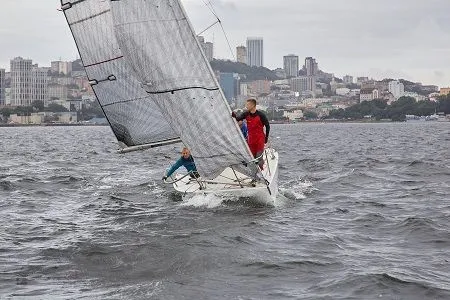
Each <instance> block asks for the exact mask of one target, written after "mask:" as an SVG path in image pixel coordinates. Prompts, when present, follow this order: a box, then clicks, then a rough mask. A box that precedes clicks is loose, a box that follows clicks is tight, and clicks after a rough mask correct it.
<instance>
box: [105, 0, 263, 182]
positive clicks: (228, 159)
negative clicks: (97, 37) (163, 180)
mask: <svg viewBox="0 0 450 300" xmlns="http://www.w3.org/2000/svg"><path fill="white" fill-rule="evenodd" d="M111 8H112V14H113V22H114V24H115V27H114V31H115V33H116V38H117V41H118V43H119V45H120V48H121V50H122V54H123V55H124V57H125V58H126V61H127V62H128V63H129V64H130V66H131V68H132V70H133V71H134V74H135V75H136V77H137V78H138V80H139V81H140V82H141V83H142V86H143V88H144V89H145V91H146V92H147V94H148V96H149V97H150V98H151V99H152V100H153V101H154V103H156V104H157V105H158V107H159V109H160V110H161V112H162V113H163V115H164V116H166V117H167V121H168V122H169V123H170V125H171V127H172V128H173V130H174V131H175V132H176V133H177V134H178V135H179V136H180V137H181V139H182V141H183V143H185V144H186V145H187V146H188V147H189V148H190V149H191V152H192V154H193V156H194V158H195V161H196V165H197V168H198V170H199V171H200V174H201V175H202V176H205V177H211V176H214V175H217V174H218V173H220V172H221V171H222V170H224V168H226V167H228V166H230V165H235V164H239V165H241V167H242V168H241V171H244V172H245V173H247V174H254V173H255V168H256V167H255V165H254V164H249V167H248V168H244V167H243V166H242V162H248V161H250V160H252V159H253V157H252V155H251V153H250V150H249V149H248V146H247V144H246V142H245V140H244V139H243V137H242V134H241V133H240V131H239V127H238V126H237V124H236V122H235V121H234V120H233V119H232V118H231V116H230V115H231V110H230V107H229V106H228V104H227V101H226V99H225V97H224V95H223V93H222V91H221V90H220V88H219V85H218V83H217V80H216V78H215V76H214V73H213V71H212V69H211V67H210V65H209V63H208V62H207V60H206V58H205V55H204V53H203V51H202V50H201V47H200V44H199V43H198V40H197V37H196V34H195V32H194V30H193V28H192V25H191V24H190V22H189V20H188V18H187V16H186V13H185V11H184V8H183V7H182V5H181V3H180V1H178V0H153V1H144V0H120V1H112V2H111ZM243 169H244V170H243ZM251 169H253V170H251Z"/></svg>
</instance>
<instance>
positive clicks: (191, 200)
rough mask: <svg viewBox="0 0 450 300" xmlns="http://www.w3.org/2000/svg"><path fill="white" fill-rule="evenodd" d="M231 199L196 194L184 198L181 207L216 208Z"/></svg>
mask: <svg viewBox="0 0 450 300" xmlns="http://www.w3.org/2000/svg"><path fill="white" fill-rule="evenodd" d="M231 199H232V198H230V197H224V196H218V195H214V194H196V195H192V196H186V197H184V198H183V202H182V203H181V206H192V207H205V208H216V207H219V206H221V205H222V203H223V202H224V201H226V200H231Z"/></svg>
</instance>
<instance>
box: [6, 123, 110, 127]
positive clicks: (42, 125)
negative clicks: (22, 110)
mask: <svg viewBox="0 0 450 300" xmlns="http://www.w3.org/2000/svg"><path fill="white" fill-rule="evenodd" d="M64 126H66V127H67V126H109V124H84V123H74V124H69V123H67V124H66V123H42V124H0V127H64Z"/></svg>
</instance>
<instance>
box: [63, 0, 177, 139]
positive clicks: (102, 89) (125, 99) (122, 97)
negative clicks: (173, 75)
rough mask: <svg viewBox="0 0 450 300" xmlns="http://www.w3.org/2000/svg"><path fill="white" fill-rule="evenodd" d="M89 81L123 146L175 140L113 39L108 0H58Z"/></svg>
mask: <svg viewBox="0 0 450 300" xmlns="http://www.w3.org/2000/svg"><path fill="white" fill-rule="evenodd" d="M61 5H62V10H63V11H64V14H65V16H66V19H67V22H68V24H69V26H70V29H71V31H72V34H73V36H74V39H75V42H76V45H77V47H78V51H79V53H80V56H81V59H82V62H83V65H84V67H85V70H86V73H87V76H88V78H89V81H90V83H91V86H92V88H93V90H94V92H95V95H96V96H97V99H98V101H99V103H100V105H101V107H102V109H103V111H104V113H105V115H106V117H107V119H108V121H109V123H110V125H111V129H112V130H113V132H114V134H115V136H116V137H117V139H118V141H119V142H121V145H122V146H128V147H132V146H142V145H146V146H157V145H162V144H167V143H170V142H176V141H179V139H178V137H179V136H178V135H177V134H176V133H174V131H173V130H172V129H171V128H170V126H169V124H168V123H167V121H166V120H165V118H164V117H163V115H162V114H161V112H160V110H159V109H158V107H157V105H156V104H155V102H154V101H152V100H151V96H150V95H148V94H147V93H146V92H145V90H144V89H143V88H142V86H141V84H140V83H139V82H138V80H137V79H136V78H135V76H134V75H133V72H132V71H131V70H130V68H129V65H128V64H127V63H126V61H125V59H124V57H123V54H122V52H121V50H120V48H119V45H118V43H117V40H116V37H115V34H114V31H113V23H112V16H111V7H110V2H109V1H102V0H61Z"/></svg>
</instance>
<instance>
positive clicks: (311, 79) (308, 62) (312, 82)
mask: <svg viewBox="0 0 450 300" xmlns="http://www.w3.org/2000/svg"><path fill="white" fill-rule="evenodd" d="M305 69H306V77H308V91H311V92H312V93H313V95H315V93H316V83H317V74H318V72H319V64H318V63H317V62H316V60H315V59H314V58H312V57H307V58H305Z"/></svg>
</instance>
